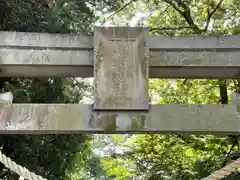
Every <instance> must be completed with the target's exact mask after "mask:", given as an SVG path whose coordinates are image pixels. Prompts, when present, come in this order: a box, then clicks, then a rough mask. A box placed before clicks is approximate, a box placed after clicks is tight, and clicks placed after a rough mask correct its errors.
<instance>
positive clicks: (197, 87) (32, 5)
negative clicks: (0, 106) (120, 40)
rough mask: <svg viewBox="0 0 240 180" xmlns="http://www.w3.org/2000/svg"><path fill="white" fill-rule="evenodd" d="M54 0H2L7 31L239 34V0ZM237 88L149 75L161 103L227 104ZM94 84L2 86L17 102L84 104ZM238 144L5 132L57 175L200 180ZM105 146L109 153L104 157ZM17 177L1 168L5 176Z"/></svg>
mask: <svg viewBox="0 0 240 180" xmlns="http://www.w3.org/2000/svg"><path fill="white" fill-rule="evenodd" d="M52 2H53V1H51V0H8V1H4V0H1V1H0V7H1V10H0V20H1V21H0V28H1V30H4V31H24V32H49V33H76V34H78V33H81V34H86V35H88V34H92V32H93V27H94V26H95V24H96V22H101V23H112V24H115V25H119V24H133V25H134V24H135V25H137V26H139V25H140V26H142V25H145V26H147V27H148V28H149V30H150V33H151V35H152V36H159V35H164V36H194V35H232V34H239V33H240V1H239V0H195V1H191V0H131V1H125V0H119V1H111V0H101V1H97V0H86V1H77V0H58V1H56V5H53V3H52ZM106 17H107V18H106ZM239 85H240V84H239V81H238V80H217V79H214V80H204V79H201V80H200V79H195V80H190V79H175V80H171V79H151V80H150V82H149V93H150V96H151V100H152V103H157V104H178V103H182V104H206V103H209V104H219V103H222V104H227V103H229V102H230V100H231V99H230V94H231V92H233V91H239ZM91 88H92V85H91V84H89V83H87V81H85V80H84V79H79V78H77V79H75V78H50V77H44V78H43V77H39V78H23V77H14V78H3V77H1V78H0V90H1V91H2V92H3V91H9V90H10V91H12V92H13V94H14V102H15V103H78V102H79V101H81V100H82V98H83V97H85V96H86V94H85V92H86V91H91ZM182 120H183V121H184V119H182ZM226 121H227V119H226ZM233 141H235V139H234V137H231V138H230V137H225V136H223V137H217V136H210V135H184V134H178V135H177V134H165V135H160V134H137V135H127V134H125V135H86V134H81V135H66V134H65V135H64V134H61V135H27V134H26V135H2V136H0V142H1V147H2V151H3V153H5V154H6V155H7V156H9V157H11V158H12V159H13V160H14V161H16V163H18V164H20V165H22V166H25V167H27V168H28V169H29V170H31V171H33V172H35V173H36V174H39V175H41V176H43V177H46V178H47V179H51V180H54V179H58V180H61V179H63V180H68V179H69V180H78V179H91V178H92V179H106V180H108V179H109V180H111V179H116V180H125V179H126V180H127V179H132V180H134V179H146V180H155V179H159V180H161V179H163V180H164V179H182V180H185V179H187V180H191V179H192V180H196V179H201V178H203V177H205V176H207V175H209V174H211V172H213V171H214V170H216V169H218V168H220V167H221V166H223V165H224V164H225V163H226V162H229V161H230V158H226V155H227V153H228V151H229V150H230V148H231V146H232V145H233V143H234V142H233ZM233 147H234V149H235V150H236V149H237V146H236V144H235V145H234V146H233ZM105 150H107V151H109V152H111V153H110V155H107V156H102V155H101V153H102V152H104V151H105ZM117 151H118V153H117ZM99 154H100V155H99ZM17 177H18V176H17V175H16V174H14V173H13V172H11V171H9V170H8V169H6V168H5V167H4V166H3V165H1V167H0V179H8V180H11V179H13V180H14V179H17ZM226 179H229V180H230V179H236V174H233V175H232V176H231V177H228V178H226Z"/></svg>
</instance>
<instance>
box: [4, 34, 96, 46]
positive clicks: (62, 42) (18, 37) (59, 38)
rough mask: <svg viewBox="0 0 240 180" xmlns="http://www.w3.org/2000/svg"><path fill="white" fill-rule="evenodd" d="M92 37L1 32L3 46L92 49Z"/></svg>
mask: <svg viewBox="0 0 240 180" xmlns="http://www.w3.org/2000/svg"><path fill="white" fill-rule="evenodd" d="M92 43H93V40H92V37H87V36H83V35H71V34H49V33H30V32H13V31H9V32H7V31H1V32H0V45H1V46H23V47H27V46H28V47H31V46H35V47H50V48H52V47H53V48H54V47H67V48H92V46H93V44H92Z"/></svg>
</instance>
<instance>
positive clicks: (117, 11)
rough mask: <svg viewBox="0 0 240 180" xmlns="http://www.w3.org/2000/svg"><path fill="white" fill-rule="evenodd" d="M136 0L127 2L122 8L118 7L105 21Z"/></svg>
mask: <svg viewBox="0 0 240 180" xmlns="http://www.w3.org/2000/svg"><path fill="white" fill-rule="evenodd" d="M134 1H136V0H131V1H130V2H128V3H126V4H125V5H124V6H123V7H121V8H120V9H118V10H117V11H116V12H114V13H113V14H111V15H110V16H108V17H107V18H106V19H105V20H104V21H106V20H108V19H110V18H112V17H113V16H115V15H116V14H117V13H119V12H121V11H122V10H123V9H125V8H126V7H128V6H129V5H131V4H132V3H133V2H134Z"/></svg>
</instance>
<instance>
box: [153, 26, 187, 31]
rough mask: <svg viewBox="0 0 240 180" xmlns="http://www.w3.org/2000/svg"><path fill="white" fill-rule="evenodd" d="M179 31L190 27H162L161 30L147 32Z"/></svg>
mask: <svg viewBox="0 0 240 180" xmlns="http://www.w3.org/2000/svg"><path fill="white" fill-rule="evenodd" d="M179 29H191V27H190V26H186V27H185V26H183V27H163V28H151V29H149V31H150V32H151V31H165V30H179Z"/></svg>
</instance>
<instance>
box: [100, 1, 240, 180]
mask: <svg viewBox="0 0 240 180" xmlns="http://www.w3.org/2000/svg"><path fill="white" fill-rule="evenodd" d="M219 2H220V1H217V0H211V1H207V0H196V1H188V0H187V1H182V0H172V1H169V0H150V1H149V0H148V1H146V0H142V1H138V2H136V3H135V4H134V3H133V4H132V5H131V6H128V7H126V8H125V9H124V10H123V11H122V12H121V13H118V17H117V18H116V19H118V20H119V22H121V21H124V20H126V19H128V18H129V19H131V18H132V17H133V16H134V15H135V14H137V13H138V12H149V14H150V15H151V17H149V18H148V19H147V24H148V27H149V29H150V30H151V29H153V28H154V30H153V31H151V34H152V35H167V36H192V35H199V34H202V35H223V34H238V33H239V26H240V21H239V20H240V19H239V18H240V16H239V13H240V12H239V9H240V3H239V1H236V0H228V1H224V3H222V4H221V5H220V6H219V7H218V8H217V10H216V11H215V12H214V14H213V15H212V16H211V18H210V20H208V19H209V15H210V14H211V12H213V10H214V9H215V8H216V6H217V4H218V3H219ZM136 7H138V8H136ZM230 19H231V20H230ZM238 86H239V82H238V81H234V80H227V81H219V80H204V79H202V80H200V79H196V80H189V79H187V80H186V79H177V80H169V79H161V80H159V79H151V80H150V82H149V94H150V96H151V99H152V103H158V104H219V103H221V102H223V101H222V100H223V99H226V97H223V94H220V91H222V90H226V91H227V96H229V95H230V94H231V93H232V91H235V90H236V88H237V87H238ZM229 99H230V97H229ZM182 121H184V119H182ZM226 121H227V119H226ZM118 136H119V137H118V138H120V137H121V136H122V135H118ZM118 138H116V137H114V138H113V140H111V143H114V142H115V141H114V140H115V139H118ZM120 139H121V138H120ZM120 144H121V143H116V146H117V147H119V146H127V147H129V148H130V149H131V150H130V151H129V152H127V153H124V154H123V155H119V156H117V157H114V158H112V160H111V158H110V159H108V161H107V164H103V166H104V167H105V168H106V169H108V174H112V173H114V171H110V172H109V169H111V168H109V167H117V166H119V164H118V163H120V162H121V168H125V167H126V164H127V162H131V163H132V164H134V165H135V166H134V165H133V166H132V167H133V171H132V172H134V173H133V174H132V175H131V176H132V179H134V178H135V179H149V180H156V179H157V180H161V179H181V180H185V179H186V180H191V179H192V180H196V179H201V178H204V177H206V176H208V175H209V174H211V173H212V172H213V171H214V170H217V169H219V168H220V167H221V166H222V164H223V162H224V161H225V159H226V154H227V152H228V151H229V149H230V147H231V145H232V141H231V139H229V138H228V137H216V136H209V135H208V136H207V135H198V136H197V135H183V134H178V135H159V134H145V135H133V136H132V137H130V138H129V139H128V140H127V142H126V141H124V142H122V145H120ZM235 149H236V148H235ZM116 158H117V159H116ZM120 160H121V161H120ZM103 161H104V162H105V160H103ZM229 161H230V159H229V158H228V159H227V162H229ZM125 162H126V163H125ZM110 164H111V166H110ZM124 175H125V174H124V173H122V174H118V176H119V177H123V178H124ZM110 179H111V178H110ZM125 179H128V178H125ZM226 179H236V176H235V173H234V174H233V175H232V176H231V177H228V178H226Z"/></svg>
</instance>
